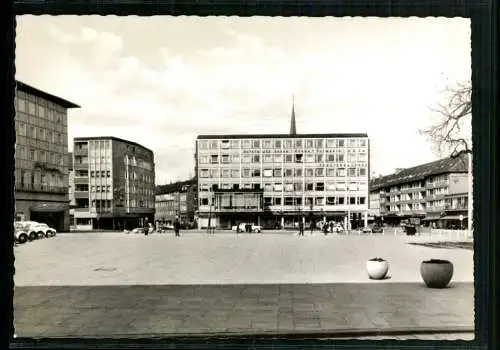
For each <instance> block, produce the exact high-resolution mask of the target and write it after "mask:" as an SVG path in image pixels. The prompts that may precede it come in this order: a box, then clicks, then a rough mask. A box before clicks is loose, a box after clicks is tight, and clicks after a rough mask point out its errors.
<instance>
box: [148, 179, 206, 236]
mask: <svg viewBox="0 0 500 350" xmlns="http://www.w3.org/2000/svg"><path fill="white" fill-rule="evenodd" d="M196 187H197V186H196V179H191V180H188V181H181V182H175V183H172V184H168V185H162V186H157V191H156V193H157V194H156V212H155V221H157V222H160V223H166V224H171V223H173V222H174V220H175V217H179V220H180V221H181V223H183V224H185V225H188V226H191V225H192V224H193V223H194V222H195V215H196V211H197V205H198V196H197V194H198V192H197V190H196Z"/></svg>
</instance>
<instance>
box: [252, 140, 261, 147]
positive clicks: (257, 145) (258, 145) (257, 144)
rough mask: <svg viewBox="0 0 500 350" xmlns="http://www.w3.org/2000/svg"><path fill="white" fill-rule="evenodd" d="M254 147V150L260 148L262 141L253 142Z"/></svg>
mask: <svg viewBox="0 0 500 350" xmlns="http://www.w3.org/2000/svg"><path fill="white" fill-rule="evenodd" d="M252 146H253V148H260V140H253V142H252Z"/></svg>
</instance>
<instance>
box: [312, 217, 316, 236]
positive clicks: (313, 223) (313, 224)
mask: <svg viewBox="0 0 500 350" xmlns="http://www.w3.org/2000/svg"><path fill="white" fill-rule="evenodd" d="M315 225H316V223H315V222H314V220H311V235H312V234H313V231H314V226H315Z"/></svg>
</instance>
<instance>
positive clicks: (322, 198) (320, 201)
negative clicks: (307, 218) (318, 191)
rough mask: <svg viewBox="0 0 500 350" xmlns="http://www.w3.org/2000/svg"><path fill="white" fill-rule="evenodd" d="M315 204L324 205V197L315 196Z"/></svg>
mask: <svg viewBox="0 0 500 350" xmlns="http://www.w3.org/2000/svg"><path fill="white" fill-rule="evenodd" d="M315 204H316V205H324V204H325V198H324V197H316V198H315Z"/></svg>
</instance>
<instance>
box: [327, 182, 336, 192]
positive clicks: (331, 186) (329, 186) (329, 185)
mask: <svg viewBox="0 0 500 350" xmlns="http://www.w3.org/2000/svg"><path fill="white" fill-rule="evenodd" d="M325 188H326V190H327V191H335V183H334V182H327V183H326V186H325Z"/></svg>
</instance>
